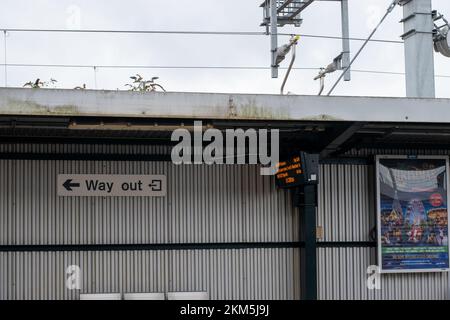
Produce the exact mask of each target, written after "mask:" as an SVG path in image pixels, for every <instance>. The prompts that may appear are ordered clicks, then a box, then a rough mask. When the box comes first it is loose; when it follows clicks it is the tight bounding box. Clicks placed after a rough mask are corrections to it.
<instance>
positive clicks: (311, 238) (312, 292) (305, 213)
mask: <svg viewBox="0 0 450 320" xmlns="http://www.w3.org/2000/svg"><path fill="white" fill-rule="evenodd" d="M297 192H298V193H300V194H299V195H297V196H298V197H300V199H301V200H300V201H301V203H299V204H298V206H299V207H300V209H301V210H300V223H301V226H300V229H301V233H302V234H303V239H304V243H305V247H304V248H302V249H301V252H302V254H301V255H300V257H301V258H300V259H301V261H300V265H301V270H300V281H301V283H300V286H301V297H302V299H303V300H317V242H316V207H317V200H316V199H317V185H305V186H303V187H302V188H299V189H298V190H297Z"/></svg>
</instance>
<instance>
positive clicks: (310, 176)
mask: <svg viewBox="0 0 450 320" xmlns="http://www.w3.org/2000/svg"><path fill="white" fill-rule="evenodd" d="M318 174H319V155H318V154H308V153H306V152H299V153H298V154H297V155H295V156H292V157H289V158H287V159H286V160H283V161H281V162H279V163H278V165H277V173H276V174H275V181H276V184H277V186H278V187H279V188H284V189H288V188H295V187H299V186H302V185H306V184H317V183H318Z"/></svg>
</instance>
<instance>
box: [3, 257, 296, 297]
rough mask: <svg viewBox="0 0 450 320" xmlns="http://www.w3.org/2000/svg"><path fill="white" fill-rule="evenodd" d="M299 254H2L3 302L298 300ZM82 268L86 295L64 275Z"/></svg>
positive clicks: (83, 289)
mask: <svg viewBox="0 0 450 320" xmlns="http://www.w3.org/2000/svg"><path fill="white" fill-rule="evenodd" d="M294 260H298V249H233V250H231V249H230V250H185V251H174V250H170V251H167V250H166V251H93V252H86V251H83V252H8V253H6V252H1V253H0V267H1V270H0V281H1V286H0V299H78V296H79V293H80V292H89V293H96V292H168V291H208V293H209V295H210V298H211V299H298V296H299V281H298V273H297V272H296V270H298V269H297V268H298V266H297V265H296V263H295V262H294ZM73 264H74V265H79V266H80V268H81V272H82V273H81V275H82V289H81V290H68V289H67V288H66V286H65V281H66V275H65V270H66V268H67V267H68V266H70V265H73Z"/></svg>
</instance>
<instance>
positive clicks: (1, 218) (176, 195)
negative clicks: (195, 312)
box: [0, 145, 299, 299]
mask: <svg viewBox="0 0 450 320" xmlns="http://www.w3.org/2000/svg"><path fill="white" fill-rule="evenodd" d="M167 150H168V148H167V147H153V148H152V147H144V148H139V146H133V145H130V146H117V145H111V146H109V145H108V146H100V145H0V152H12V153H20V152H24V153H25V152H26V153H103V154H109V153H129V154H164V153H166V152H167ZM59 173H61V174H62V173H83V174H89V173H92V174H94V173H96V174H165V175H167V178H168V191H167V197H164V198H148V197H146V198H139V197H136V198H118V197H116V198H88V197H81V198H75V197H74V198H69V197H58V196H57V195H56V177H57V174H59ZM0 187H1V192H0V245H49V244H50V245H51V244H58V245H59V244H76V245H80V244H81V245H83V244H156V243H166V244H167V243H197V244H198V243H226V242H293V241H298V239H299V235H298V213H297V212H296V210H294V209H293V208H292V203H291V199H290V195H289V193H287V192H285V191H282V190H277V189H276V187H275V183H274V181H273V178H272V177H266V176H261V175H260V174H259V167H257V166H226V165H224V166H205V165H192V166H174V165H172V164H171V163H169V162H150V161H148V162H147V161H54V160H0ZM298 251H299V249H288V248H276V249H269V248H267V249H230V250H226V249H207V250H206V249H205V250H178V251H176V250H172V251H170V250H169V251H167V250H165V251H163V250H160V251H158V250H154V251H150V250H142V251H141V250H139V251H103V252H97V251H96V252H9V253H6V252H3V253H0V268H1V270H0V299H62V298H76V297H77V293H75V291H69V290H66V289H65V286H64V281H65V275H64V271H65V268H66V267H67V266H68V265H70V264H80V267H81V268H82V271H83V273H84V276H83V290H82V291H84V292H110V291H203V290H206V291H208V292H209V294H210V297H211V298H213V299H294V298H298V297H299V292H298V291H299V289H298V288H299V280H298V272H299V271H298V270H299V267H298V259H299V257H298V255H299V254H298Z"/></svg>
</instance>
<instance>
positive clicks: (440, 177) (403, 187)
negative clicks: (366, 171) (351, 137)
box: [376, 156, 449, 273]
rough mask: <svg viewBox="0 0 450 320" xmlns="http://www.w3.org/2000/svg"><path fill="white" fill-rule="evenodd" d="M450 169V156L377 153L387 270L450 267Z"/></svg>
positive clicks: (382, 259)
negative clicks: (449, 221)
mask: <svg viewBox="0 0 450 320" xmlns="http://www.w3.org/2000/svg"><path fill="white" fill-rule="evenodd" d="M448 174H449V160H448V157H443V156H377V157H376V183H377V226H378V264H379V267H380V270H381V272H384V273H399V272H433V271H449V244H448V199H449V189H448Z"/></svg>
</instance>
